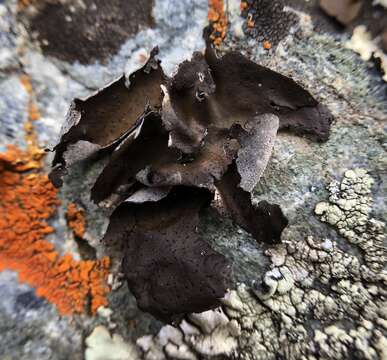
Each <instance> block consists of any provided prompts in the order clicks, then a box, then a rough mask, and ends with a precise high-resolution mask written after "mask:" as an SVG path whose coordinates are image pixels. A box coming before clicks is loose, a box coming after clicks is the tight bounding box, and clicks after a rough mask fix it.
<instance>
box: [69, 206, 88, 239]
mask: <svg viewBox="0 0 387 360" xmlns="http://www.w3.org/2000/svg"><path fill="white" fill-rule="evenodd" d="M66 220H67V224H68V227H69V228H70V229H71V230H72V231H73V234H74V236H75V237H78V238H80V239H82V238H83V236H84V234H85V230H86V219H85V210H84V209H82V208H79V207H78V206H77V205H76V204H74V203H70V204H68V206H67V212H66Z"/></svg>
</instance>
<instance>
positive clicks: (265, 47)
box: [263, 40, 271, 50]
mask: <svg viewBox="0 0 387 360" xmlns="http://www.w3.org/2000/svg"><path fill="white" fill-rule="evenodd" d="M263 48H264V49H265V50H270V49H271V43H270V41H268V40H265V41H264V42H263Z"/></svg>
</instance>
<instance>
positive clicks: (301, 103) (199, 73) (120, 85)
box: [54, 48, 332, 321]
mask: <svg viewBox="0 0 387 360" xmlns="http://www.w3.org/2000/svg"><path fill="white" fill-rule="evenodd" d="M155 55H156V53H155V51H154V52H152V54H151V57H150V59H149V60H148V62H147V64H146V65H145V66H144V67H142V68H141V69H140V70H138V71H136V72H135V73H134V74H133V75H131V76H130V77H129V87H127V82H126V81H125V79H124V78H121V79H119V80H118V81H116V82H114V83H112V84H111V85H109V86H108V87H106V88H104V89H103V90H102V91H101V92H99V93H97V94H95V95H94V96H92V97H90V98H88V99H87V100H85V101H83V102H79V103H74V104H75V105H74V104H73V106H72V108H71V110H70V113H69V120H68V124H67V126H65V128H64V132H63V135H62V137H61V142H60V143H59V144H58V145H57V147H56V156H55V159H54V165H55V166H56V169H60V170H61V171H63V169H66V167H68V166H70V165H71V164H72V163H73V162H75V161H78V160H79V159H82V158H83V157H87V156H88V157H90V155H92V154H93V153H100V152H105V153H106V152H108V153H109V154H110V155H109V156H110V158H109V160H108V163H107V165H106V166H105V168H104V169H103V171H102V172H101V174H100V175H99V177H98V179H97V181H96V182H95V184H94V187H93V189H92V193H91V197H92V199H93V200H94V201H95V202H96V203H98V204H103V205H105V206H108V207H111V208H112V209H115V210H114V211H113V214H112V216H111V219H110V224H109V227H108V229H107V232H106V234H105V236H104V239H103V241H104V243H106V244H117V243H118V244H122V247H123V248H124V253H123V265H122V268H123V271H124V273H125V276H126V279H127V281H128V285H129V287H130V289H131V291H132V292H133V293H134V295H135V296H136V299H137V301H138V304H139V306H140V307H141V308H142V309H144V310H145V311H148V312H150V313H152V314H153V315H155V316H156V317H158V318H160V319H162V320H167V321H170V320H172V319H173V318H174V317H175V316H176V315H179V314H183V313H189V312H200V311H204V310H207V309H210V308H213V307H215V306H217V305H219V299H220V298H221V297H222V296H223V295H224V294H225V291H226V289H227V287H228V286H229V278H230V276H229V275H230V271H231V267H230V264H229V263H228V261H227V260H226V258H225V257H224V256H223V255H221V254H219V253H217V252H216V251H215V250H213V249H212V248H211V247H210V245H208V243H207V242H206V241H205V239H202V238H200V237H199V236H198V234H197V225H198V222H199V213H200V211H201V210H202V209H204V208H207V207H209V206H210V204H211V200H212V198H213V196H214V193H215V191H216V190H217V191H218V193H219V194H220V196H221V198H222V201H223V206H224V208H225V209H226V210H227V212H228V214H229V215H230V217H231V218H232V219H233V220H234V222H235V223H236V224H238V225H239V226H241V227H242V228H244V229H245V230H246V231H247V232H249V233H250V234H251V235H252V236H253V237H254V238H255V239H256V240H257V241H260V242H266V243H269V244H272V243H278V242H280V240H281V233H282V231H283V229H284V228H285V227H286V226H287V223H288V221H287V219H286V217H285V216H284V214H283V212H282V211H281V208H280V207H279V205H276V204H269V203H267V202H265V201H261V202H260V203H259V204H258V205H253V202H252V199H251V191H252V190H253V188H254V187H255V186H256V185H257V183H258V181H259V179H260V178H261V176H262V174H263V172H264V170H265V168H266V165H267V163H268V161H269V159H270V155H271V153H272V151H273V148H274V143H275V138H276V134H277V131H278V130H290V131H292V132H294V133H296V134H305V135H308V136H310V137H312V138H314V139H318V140H320V141H323V140H326V139H327V137H328V134H329V128H330V123H331V121H332V116H331V114H330V113H329V111H328V110H327V109H326V108H325V107H323V106H322V105H320V104H319V103H318V102H317V100H315V99H314V98H313V97H312V95H310V94H309V93H308V92H307V91H306V90H304V89H303V88H302V87H301V86H299V85H298V84H296V83H295V82H294V81H293V80H292V79H290V78H287V77H285V76H283V75H280V74H278V73H275V72H274V71H272V70H270V69H267V68H265V67H262V66H260V65H258V64H256V63H254V62H252V61H250V60H248V59H247V58H246V57H244V56H243V55H241V54H239V53H236V52H231V53H228V54H226V55H224V56H223V57H220V58H219V57H217V55H216V53H215V52H214V50H213V49H211V48H207V50H206V53H205V54H202V53H199V52H197V53H194V55H193V57H192V59H191V60H187V61H185V62H183V63H182V64H181V65H180V66H179V68H178V70H177V72H176V74H175V75H174V76H173V77H172V78H166V77H165V75H164V74H163V72H162V69H161V67H160V63H159V62H158V61H157V60H156V59H155ZM105 103H106V104H105ZM82 154H83V155H84V156H83V155H82ZM54 175H55V170H54ZM59 175H60V174H59ZM54 180H55V179H54Z"/></svg>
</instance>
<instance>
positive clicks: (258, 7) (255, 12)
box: [242, 0, 298, 46]
mask: <svg viewBox="0 0 387 360" xmlns="http://www.w3.org/2000/svg"><path fill="white" fill-rule="evenodd" d="M245 2H246V3H247V5H248V6H247V7H246V8H245V9H244V10H243V11H242V16H244V17H245V18H246V19H247V21H246V22H245V24H244V31H245V33H246V34H247V35H248V36H251V37H253V38H255V39H257V40H258V41H269V42H270V44H271V45H273V46H276V45H277V44H278V43H279V42H280V41H281V40H282V39H284V38H285V37H286V36H287V35H289V31H290V28H291V27H292V26H293V25H295V24H297V22H298V17H297V15H295V14H294V13H292V12H290V11H285V10H284V6H285V1H284V0H275V1H273V0H247V1H245Z"/></svg>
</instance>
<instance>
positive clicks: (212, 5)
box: [208, 0, 228, 46]
mask: <svg viewBox="0 0 387 360" xmlns="http://www.w3.org/2000/svg"><path fill="white" fill-rule="evenodd" d="M208 20H209V22H210V25H211V29H212V32H211V35H210V39H211V40H212V42H213V43H214V45H216V46H219V45H220V44H221V43H222V41H223V39H224V38H225V36H226V32H227V26H228V20H227V15H226V11H225V4H224V1H223V0H209V1H208Z"/></svg>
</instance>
